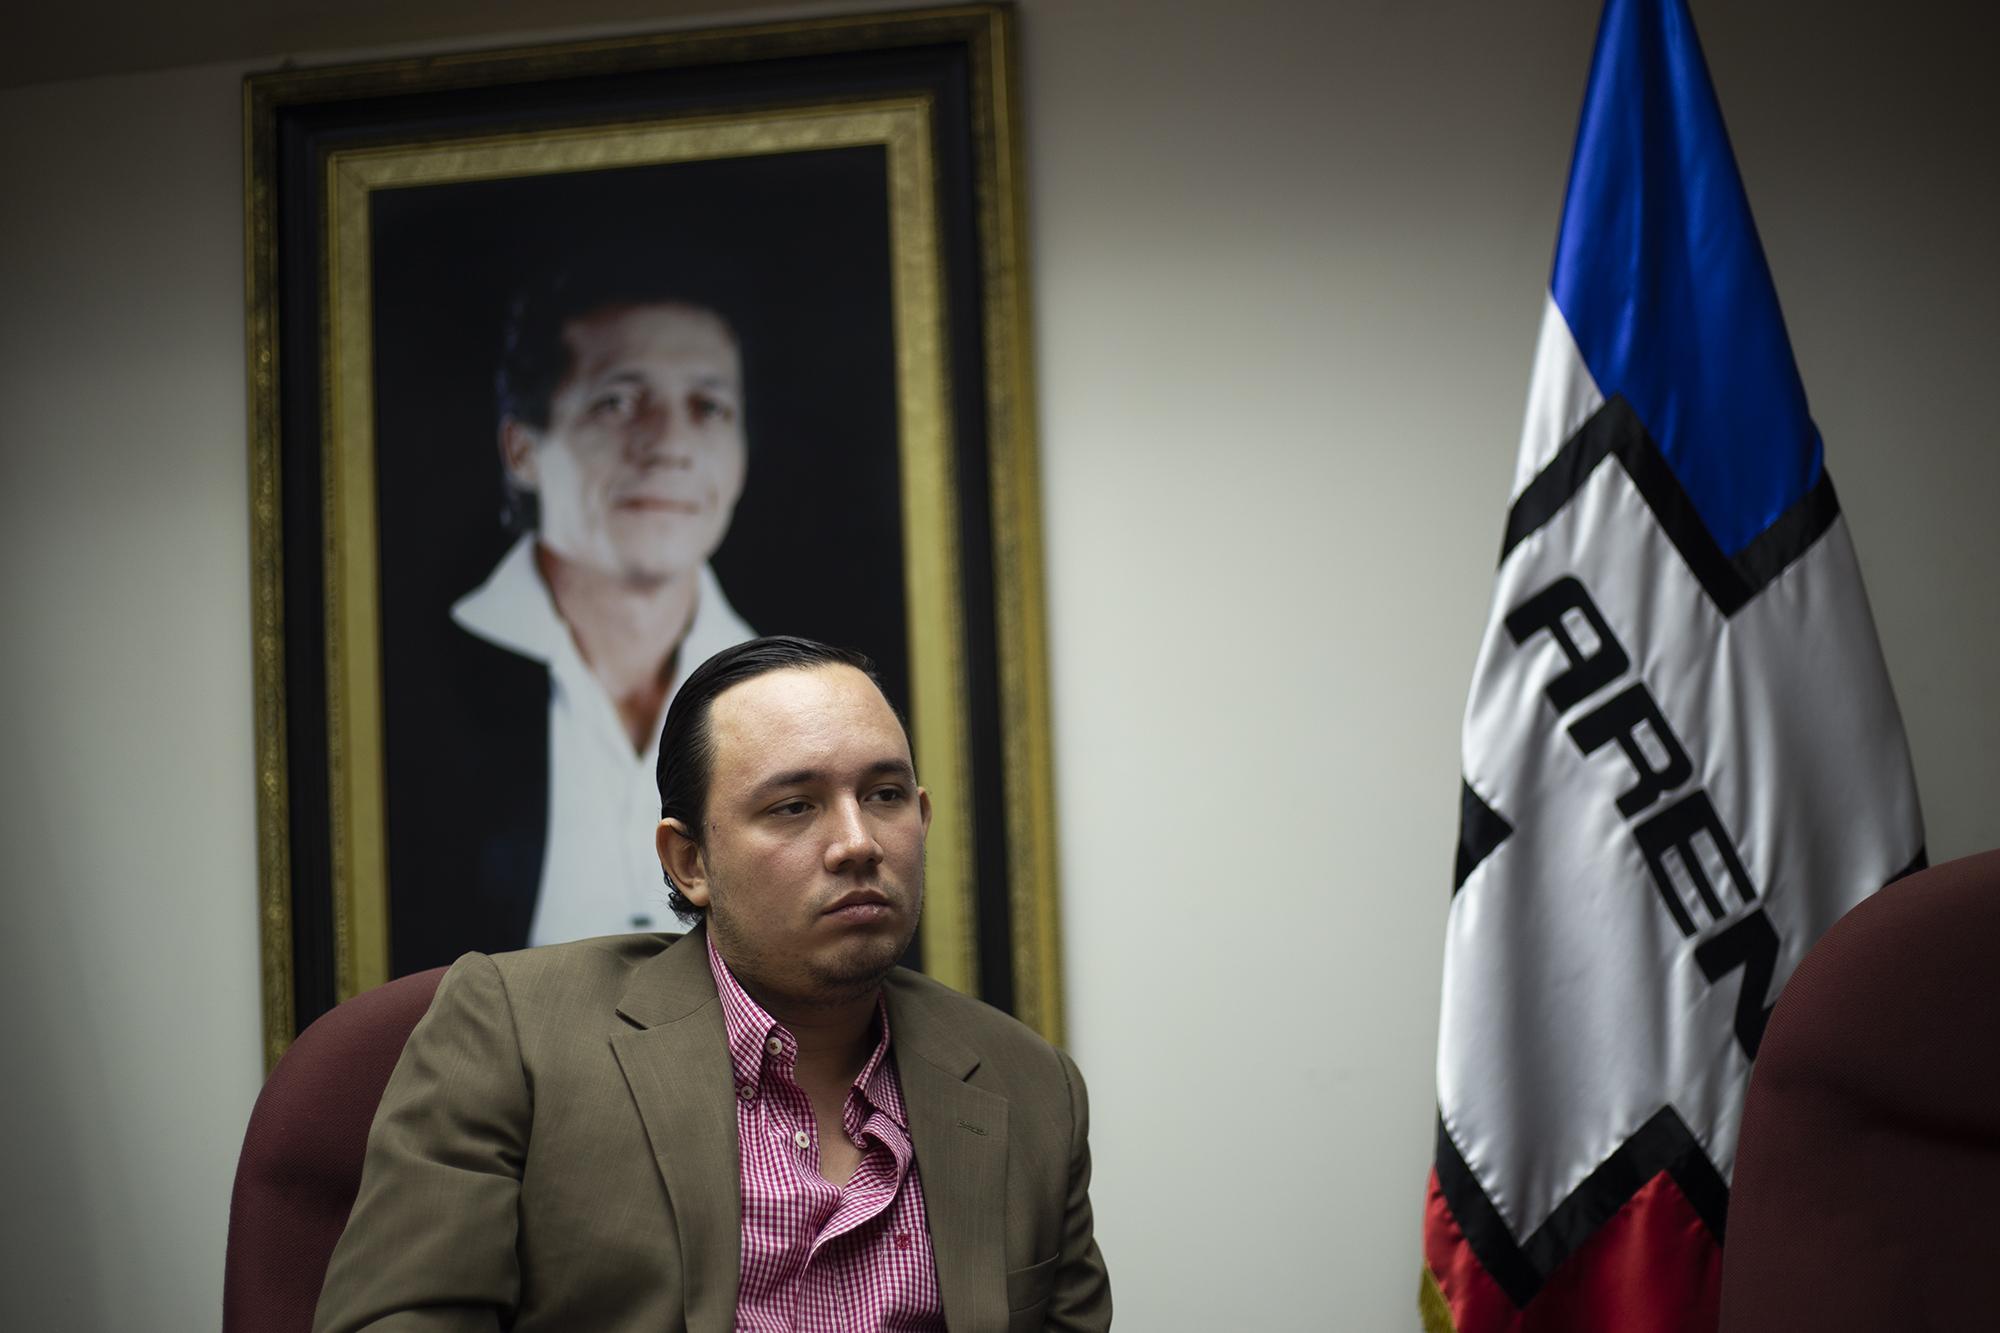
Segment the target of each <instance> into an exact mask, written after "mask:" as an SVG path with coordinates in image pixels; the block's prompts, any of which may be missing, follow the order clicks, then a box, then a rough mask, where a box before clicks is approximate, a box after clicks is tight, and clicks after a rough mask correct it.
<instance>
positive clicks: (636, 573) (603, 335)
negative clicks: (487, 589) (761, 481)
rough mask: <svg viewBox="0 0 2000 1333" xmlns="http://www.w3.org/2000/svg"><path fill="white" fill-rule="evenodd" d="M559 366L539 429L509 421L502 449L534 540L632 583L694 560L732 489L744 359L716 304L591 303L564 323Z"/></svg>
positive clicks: (699, 558) (718, 526) (737, 481)
mask: <svg viewBox="0 0 2000 1333" xmlns="http://www.w3.org/2000/svg"><path fill="white" fill-rule="evenodd" d="M563 341H564V342H565V343H566V344H567V345H568V348H569V352H570V358H571V370H570V373H569V376H568V378H566V379H564V380H563V382H562V384H561V385H559V386H558V387H557V389H556V392H555V395H554V396H553V397H552V398H551V400H550V403H549V425H548V429H547V430H541V431H538V430H535V429H534V428H532V427H530V426H527V425H525V424H524V423H522V422H519V421H514V420H511V419H510V420H508V421H506V422H505V423H503V424H502V427H501V434H500V447H501V455H502V458H503V460H504V462H505V463H506V466H507V471H508V475H509V476H511V477H512V478H513V480H514V483H515V485H517V486H519V487H521V488H522V489H523V490H528V491H532V492H534V493H535V495H536V497H537V499H538V501H539V507H540V511H541V518H540V533H539V536H540V540H541V542H542V545H544V546H546V547H547V548H549V549H550V550H551V551H553V552H554V553H555V554H557V555H558V556H561V557H562V558H563V559H565V560H568V561H570V562H571V563H573V564H577V565H581V566H585V567H588V568H592V569H597V570H601V571H603V572H606V573H609V574H613V575H616V576H618V577H620V578H622V579H625V580H627V581H632V582H639V583H657V582H663V581H665V580H667V579H671V578H674V577H676V576H679V575H683V574H686V573H689V572H691V571H693V570H696V569H698V568H700V566H701V564H702V562H703V561H705V560H707V559H708V557H709V556H710V555H712V554H713V553H714V551H715V548H716V547H717V546H719V545H721V544H722V538H723V535H724V534H725V533H727V532H728V530H729V516H730V514H731V513H732V512H734V510H735V508H736V500H737V497H738V496H740V495H742V493H743V472H744V467H745V463H746V457H747V451H746V449H745V447H744V442H743V372H742V364H741V359H740V358H739V356H738V355H737V350H736V340H735V339H734V338H733V337H732V336H731V335H730V332H729V328H728V326H727V325H726V324H724V323H723V321H722V319H721V317H720V316H718V315H717V314H715V313H714V312H713V311H710V310H703V309H701V308H699V307H696V306H686V305H643V306H623V307H617V308H613V309H608V310H600V311H597V312H595V313H593V314H590V315H586V316H585V317H583V318H582V319H578V320H573V321H571V322H570V323H568V324H566V325H565V326H564V327H563Z"/></svg>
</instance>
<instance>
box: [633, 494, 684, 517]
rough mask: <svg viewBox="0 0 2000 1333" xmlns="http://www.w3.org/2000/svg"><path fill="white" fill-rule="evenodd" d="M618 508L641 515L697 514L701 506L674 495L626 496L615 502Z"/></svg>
mask: <svg viewBox="0 0 2000 1333" xmlns="http://www.w3.org/2000/svg"><path fill="white" fill-rule="evenodd" d="M616 503H617V506H618V508H620V509H630V510H635V511H637V512H639V513H642V514H699V513H700V512H701V505H700V504H699V503H697V502H696V501H693V500H684V499H682V498H680V497H679V496H675V495H626V496H621V497H619V499H618V500H617V501H616Z"/></svg>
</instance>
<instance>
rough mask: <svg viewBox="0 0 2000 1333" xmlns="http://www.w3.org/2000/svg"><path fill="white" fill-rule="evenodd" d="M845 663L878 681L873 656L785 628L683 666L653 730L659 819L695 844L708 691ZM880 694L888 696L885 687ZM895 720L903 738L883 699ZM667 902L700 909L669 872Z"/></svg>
mask: <svg viewBox="0 0 2000 1333" xmlns="http://www.w3.org/2000/svg"><path fill="white" fill-rule="evenodd" d="M825 666H850V667H853V668H854V669H855V670H856V671H859V672H860V673H861V674H862V675H864V676H866V677H868V679H869V680H871V681H873V682H874V685H875V688H876V689H878V690H879V689H881V688H882V680H881V678H880V677H879V676H877V675H876V674H875V663H873V662H872V661H870V660H869V659H868V657H867V655H866V654H863V653H858V652H856V651H854V650H853V649H852V648H835V647H833V646H832V645H831V644H825V643H819V642H817V641H815V640H813V639H801V638H798V637H796V636H795V635H790V634H773V635H768V636H766V637H764V638H761V639H750V640H748V641H747V642H744V643H739V644H737V645H736V646H735V647H733V648H724V649H723V650H722V651H721V652H719V653H717V654H716V655H715V656H713V657H711V658H709V659H708V660H707V661H706V662H703V663H702V664H701V665H700V666H698V667H696V668H695V669H694V670H693V671H691V672H689V673H688V678H687V679H686V680H684V681H682V682H681V686H680V689H678V690H676V691H675V692H674V701H673V703H672V704H670V705H668V707H667V721H666V725H665V726H664V727H662V728H661V730H660V758H659V765H658V767H657V768H655V770H654V776H655V778H656V779H657V780H658V782H659V784H660V818H662V819H678V820H679V821H680V822H681V824H682V825H683V826H684V827H685V828H687V829H688V830H689V832H690V833H691V834H692V841H693V842H694V843H695V845H696V846H700V845H701V842H702V839H703V837H704V836H705V835H706V832H707V823H706V821H707V818H708V784H709V778H710V777H711V776H712V774H713V771H714V767H715V735H714V732H713V731H712V730H711V729H710V727H709V717H710V714H711V713H712V712H713V711H714V706H715V698H716V696H717V695H719V694H721V693H722V692H723V691H724V690H726V689H728V688H730V687H731V686H732V685H741V684H742V683H743V682H744V681H746V680H754V679H756V678H757V677H758V676H762V675H767V674H768V673H770V672H773V671H796V670H809V669H811V668H813V667H825ZM883 698H884V699H885V700H886V699H887V698H888V696H887V695H886V694H885V695H884V696H883ZM889 711H891V712H893V713H896V721H897V722H899V723H902V725H903V736H904V739H905V740H907V739H908V738H909V731H910V729H909V724H908V723H905V722H903V715H902V714H901V713H900V712H897V711H896V706H895V705H894V704H890V706H889ZM667 905H668V906H669V907H671V908H673V909H674V914H675V915H676V916H678V917H680V918H681V919H682V920H683V921H688V922H693V921H698V920H700V919H701V917H702V915H703V912H702V909H701V908H699V907H696V906H695V905H694V904H693V903H691V902H689V901H688V899H687V896H686V895H685V894H683V893H682V892H681V891H680V886H679V885H677V884H675V883H674V881H673V877H672V876H671V875H669V876H668V877H667Z"/></svg>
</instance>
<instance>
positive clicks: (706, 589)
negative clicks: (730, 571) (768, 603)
mask: <svg viewBox="0 0 2000 1333" xmlns="http://www.w3.org/2000/svg"><path fill="white" fill-rule="evenodd" d="M699 578H700V585H699V588H698V590H697V592H696V594H695V602H694V617H693V619H692V620H690V621H689V622H688V627H687V632H686V633H685V634H683V635H682V636H681V658H680V669H679V671H678V672H677V674H678V675H679V676H680V677H682V678H683V679H685V678H686V676H687V674H688V673H689V672H690V671H693V670H694V669H695V668H696V667H698V666H700V665H701V664H702V663H703V662H706V661H707V660H708V659H709V658H711V657H713V656H714V655H715V654H716V653H719V652H721V651H722V650H723V649H724V648H727V647H729V646H730V645H731V644H736V643H741V642H743V640H745V639H748V638H753V637H755V636H754V635H753V634H752V632H751V629H750V627H749V625H747V624H745V623H744V621H743V617H741V616H739V615H737V614H736V608H735V607H733V606H731V605H730V604H729V599H728V598H727V597H724V596H723V595H722V584H721V583H720V582H718V581H717V579H716V577H715V571H714V570H712V569H710V568H709V567H708V566H707V565H706V564H704V565H703V566H702V567H701V573H700V575H699ZM451 618H452V619H453V620H455V621H457V622H458V623H459V625H461V626H462V627H463V628H465V629H466V630H468V631H470V632H471V633H473V634H477V635H478V636H479V637H480V638H482V639H485V640H486V641H487V642H488V643H492V644H497V645H498V646H500V647H502V648H505V649H507V650H508V651H509V652H513V653H518V654H520V655H521V656H522V657H526V658H531V659H533V660H534V661H537V662H540V663H542V664H543V665H544V666H550V667H553V666H554V665H555V664H556V663H557V662H559V661H561V660H563V659H565V658H566V657H570V656H574V654H575V653H576V644H575V641H574V640H573V639H572V638H571V637H570V632H569V626H568V625H565V624H564V623H563V619H562V616H561V615H560V614H558V613H557V611H556V603H555V599H554V598H553V597H551V596H550V595H549V588H548V585H547V584H546V583H544V582H542V574H541V571H540V570H539V569H537V568H536V567H535V537H534V534H533V533H529V534H527V535H525V536H523V537H522V538H520V540H518V541H516V542H515V543H514V545H513V546H512V547H511V548H509V549H508V551H507V554H506V555H505V556H503V557H501V560H500V563H499V564H497V565H495V566H494V567H493V572H492V573H491V574H488V575H487V576H486V581H485V582H484V583H482V584H480V585H479V586H478V587H477V588H474V589H473V590H472V591H471V592H469V593H467V594H466V595H465V596H463V597H461V598H459V599H458V601H457V602H455V603H453V604H452V608H451ZM579 660H580V659H579Z"/></svg>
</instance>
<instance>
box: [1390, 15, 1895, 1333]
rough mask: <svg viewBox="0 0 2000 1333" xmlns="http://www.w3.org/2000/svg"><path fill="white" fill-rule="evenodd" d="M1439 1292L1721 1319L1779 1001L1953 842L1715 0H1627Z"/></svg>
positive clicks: (1518, 658)
mask: <svg viewBox="0 0 2000 1333" xmlns="http://www.w3.org/2000/svg"><path fill="white" fill-rule="evenodd" d="M1463 753H1464V785H1463V788H1462V790H1461V793H1460V797H1461V813H1460V830H1459V846H1458V858H1457V867H1456V874H1455V876H1454V886H1453V890H1452V902H1451V908H1450V913H1449V916H1448V924H1447V928H1446V942H1445V975H1444V992H1443V1004H1442V1014H1441V1018H1440V1028H1439V1040H1438V1126H1437V1155H1436V1159H1435V1169H1434V1170H1433V1172H1432V1174H1431V1179H1430V1188H1429V1197H1428V1201H1427V1207H1426V1211H1425V1224H1424V1255H1425V1261H1426V1262H1425V1272H1424V1275H1423V1283H1422V1291H1421V1308H1422V1310H1423V1314H1424V1318H1425V1322H1426V1324H1427V1326H1428V1327H1429V1328H1430V1329H1431V1330H1432V1331H1433V1333H1437V1331H1438V1330H1442V1329H1456V1330H1457V1333H1491V1331H1492V1330H1500V1329H1509V1330H1517V1329H1518V1330H1543V1329H1549V1330H1557V1329H1559V1330H1592V1331H1593V1333H1594V1331H1596V1330H1608V1331H1611V1333H1654V1331H1655V1330H1657V1331H1658V1333H1667V1331H1668V1330H1672V1331H1673V1333H1682V1330H1698V1329H1704V1328H1706V1329H1713V1328H1714V1326H1715V1319H1716V1303H1717V1296H1718V1291H1719V1283H1720V1268H1721V1246H1722V1243H1723V1240H1724V1233H1725V1222H1726V1218H1727V1213H1728V1200H1729V1179H1730V1168H1731V1163H1732V1161H1733V1158H1734V1156H1735V1148H1736V1139H1737V1129H1738V1123H1739V1118H1740V1116H1741V1113H1742V1107H1743V1094H1744V1089H1745V1087H1746V1085H1747V1083H1748V1080H1749V1077H1750V1069H1751V1063H1752V1061H1753V1060H1755V1058H1756V1055H1757V1046H1758V1042H1759V1040H1760V1039H1761V1037H1762V1035H1763V1031H1764V1022H1765V1019H1766V1017H1767V1015H1768V1014H1769V1013H1770V1007H1771V1004H1772V1001H1773V1000H1774V998H1775V997H1776V995H1777V992H1778V989H1779V987H1780V986H1781V985H1782V984H1783V982H1784V979H1785V978H1786V977H1787V976H1789V975H1790V974H1791V971H1792V969H1793V967H1794V966H1795V965H1796V964H1797V963H1798V961H1799V959H1800V957H1801V956H1802V955H1803V954H1804V952H1805V951H1806V949H1807V948H1808V947H1809V946H1810V945H1811V944H1812V943H1813V941H1814V939H1815V938H1817V937H1818V936H1819V934H1820V933H1821V932H1822V931H1824V930H1825V929H1826V928H1827V927H1828V926H1829V925H1831V924H1832V923H1833V922H1834V920H1835V919H1837V918H1838V917H1839V916H1840V915H1841V914H1842V913H1843V912H1845V911H1846V910H1847V909H1848V908H1850V907H1852V906H1853V905H1854V904H1855V903H1857V902H1859V901H1860V900H1861V899H1862V898H1864V897H1866V896H1867V895H1868V894H1870V893H1872V892H1873V891H1874V890H1876V889H1878V888H1880V887H1881V886H1882V885H1883V884H1885V883H1887V882H1889V881H1890V880H1893V879H1895V878H1896V877H1897V876H1898V875H1900V874H1903V873H1906V872H1907V871H1909V870H1911V869H1915V868H1917V867H1918V866H1920V865H1922V863H1923V857H1924V853H1923V832H1922V822H1921V817H1920V815H1919V813H1918V809H1917V798H1916V789H1915V782H1914V780H1913V778H1912V775H1911V771H1910V761H1909V752H1908V748H1907V746H1906V744H1905V742H1904V738H1903V731H1902V722H1901V719H1900V717H1899V715H1898V713H1897V711H1896V704H1895V700H1894V698H1893V697H1892V695H1891V693H1890V689H1889V681H1888V677H1887V673H1886V671H1885V669H1884V666H1883V662H1882V655H1881V649H1880V647H1879V645H1878V643H1877V641H1876V637H1875V629H1874V624H1873V621H1872V618H1871V617H1870V614H1869V610H1868V604H1867V600H1866V597H1865V596H1864V594H1863V592H1862V588H1861V581H1860V574H1859V570H1858V568H1857V566H1856V563H1855V558H1854V552H1853V548H1852V546H1851V545H1850V543H1849V539H1848V533H1847V528H1846V525H1845V524H1844V523H1843V521H1842V519H1841V515H1840V506H1839V503H1838V502H1837V500H1836V499H1835V496H1834V490H1833V484H1832V482H1831V481H1829V480H1828V478H1827V474H1826V471H1825V468H1824V467H1823V465H1822V459H1821V448H1820V437H1819V433H1818V431H1817V429H1816V428H1815V427H1814V425H1813V423H1812V420H1811V418H1810V416H1809V415H1808V414H1807V409H1806V399H1805V391H1804V388H1803V386H1802V385H1801V383H1800V379H1799V375H1798V370H1797V367H1796V366H1795V364H1794V362H1793V360H1792V354H1791V349H1790V346H1789V343H1788V342H1787V339H1786V335H1785V329H1784V323H1783V319H1782V318H1781V316H1780V314H1779V310H1778V299H1777V292H1776V289H1775V288H1774V286H1773V284H1772V281H1771V276H1770V273H1769V270H1768V269H1767V267H1766V265H1765V262H1764V255H1763V250H1762V247H1761V245H1760V244H1759V242H1758V239H1757V234H1756V230H1755V228H1754V226H1753V225H1752V222H1751V219H1750V209H1749V203H1748V200H1747V198H1746V196H1745V194H1744V191H1743V185H1742V181H1741V179H1740V177H1739V176H1738V175H1737V171H1736V165H1735V161H1734V158H1733V156H1732V154H1731V152H1730V149H1729V142H1728V139H1727V137H1726V135H1725V133H1724V131H1723V126H1722V117H1721V112H1720V109H1719V108H1718V106H1717V104H1716V100H1715V94H1714V90H1713V88H1712V86H1711V85H1710V82H1709V78H1708V73H1707V70H1706V69H1705V67H1704V65H1703V62H1702V57H1701V51H1700V47H1699V45H1698V43H1697V41H1696V38H1695V34H1694V28H1693V25H1692V21H1691V20H1690V18H1689V15H1688V11H1687V7H1686V4H1685V2H1684V0H1609V2H1608V3H1607V4H1606V6H1605V10H1604V16H1603V20H1602V23H1601V26H1600V28H1599V32H1598V39H1597V48H1596V54H1595V56H1594V58H1593V64H1592V69H1591V74H1590V82H1589V86H1588V89H1587V91H1586V92H1585V96H1584V107H1583V115H1582V121H1581V125H1580V128H1579V130H1578V134H1577V144H1576V156H1575V160H1574V162H1573V164H1572V166H1571V170H1570V179H1569V193H1568V198H1567V201H1566V203H1565V205H1564V210H1563V218H1562V225H1561V229H1560V234H1559V236H1558V239H1557V243H1556V256H1555V266H1554V273H1553V276H1552V278H1551V281H1550V285H1549V294H1548V301H1547V304H1546V305H1545V307H1544V311H1543V320H1542V329H1541V336H1540V340H1539V343H1538V345H1537V347H1536V350H1535V361H1534V370H1533V378H1532V382H1531V386H1530V390H1529V395H1528V408H1527V414H1526V422H1525V425H1524V427H1523V431H1522V437H1521V448H1520V456H1519V461H1518V464H1517V467H1516V471H1515V478H1514V485H1513V493H1512V497H1511V500H1510V504H1509V509H1508V513H1507V524H1506V532H1505V536H1504V538H1503V541H1502V547H1501V557H1500V566H1499V571H1498V575H1497V577H1496V583H1495V589H1494V597H1493V606H1492V611H1491V614H1490V616H1489V619H1488V623H1487V627H1486V634H1485V638H1484V641H1483V643H1482V645H1481V648H1480V652H1479V657H1478V661H1477V664H1476V666H1475V667H1474V672H1473V680H1472V688H1471V693H1470V697H1469V699H1468V702H1467V705H1466V713H1465V725H1464V738H1463Z"/></svg>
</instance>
